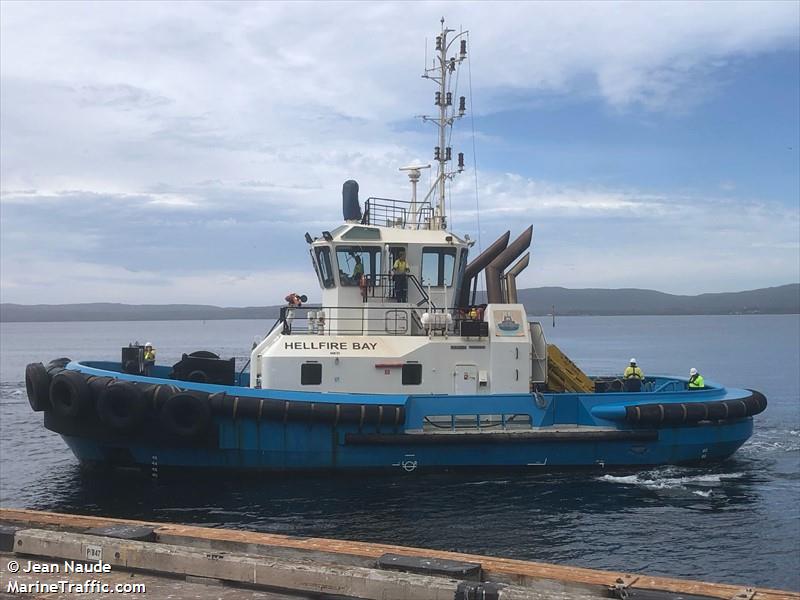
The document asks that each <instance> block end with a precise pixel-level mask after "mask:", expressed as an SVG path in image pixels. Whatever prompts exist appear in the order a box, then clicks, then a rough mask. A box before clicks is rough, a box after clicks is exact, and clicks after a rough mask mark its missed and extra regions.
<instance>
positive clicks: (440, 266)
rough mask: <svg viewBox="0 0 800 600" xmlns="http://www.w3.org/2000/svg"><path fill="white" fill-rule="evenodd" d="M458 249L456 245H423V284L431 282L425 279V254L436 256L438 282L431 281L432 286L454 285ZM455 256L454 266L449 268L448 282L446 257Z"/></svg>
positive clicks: (421, 279)
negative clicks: (448, 278) (448, 279)
mask: <svg viewBox="0 0 800 600" xmlns="http://www.w3.org/2000/svg"><path fill="white" fill-rule="evenodd" d="M457 254H458V249H457V248H456V247H454V246H423V247H422V260H421V261H420V281H421V282H422V285H423V286H427V285H428V283H429V282H427V281H425V256H426V255H435V256H436V257H437V258H436V282H435V283H434V282H430V286H431V287H452V286H453V284H454V283H455V282H456V273H455V269H456V259H457ZM447 256H451V257H452V258H453V263H452V267H451V268H450V269H449V276H450V282H449V283H447V275H448V269H446V267H445V257H447Z"/></svg>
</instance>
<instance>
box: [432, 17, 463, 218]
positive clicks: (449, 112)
mask: <svg viewBox="0 0 800 600" xmlns="http://www.w3.org/2000/svg"><path fill="white" fill-rule="evenodd" d="M441 24H442V30H441V33H440V34H439V35H437V36H436V50H435V53H436V54H435V55H434V58H433V64H432V66H431V67H430V68H428V67H426V68H425V73H423V75H422V77H423V78H424V79H430V80H431V81H433V82H434V83H435V84H436V86H437V88H438V89H437V91H436V93H435V96H434V105H435V106H437V107H438V108H439V114H438V115H437V116H427V115H422V116H421V117H420V118H421V119H422V120H423V121H425V122H428V123H433V124H434V125H435V126H436V127H437V128H438V130H439V131H438V133H439V139H438V143H439V145H438V146H436V147H435V148H434V150H433V159H434V161H436V163H437V168H436V180H435V181H434V183H433V186H431V189H430V191H428V193H427V195H426V196H425V200H426V201H427V200H428V199H429V198H431V197H432V196H433V197H434V198H435V200H436V203H435V207H436V208H435V211H434V216H433V223H431V229H446V228H447V213H446V209H445V191H446V187H445V184H446V182H447V180H448V179H452V178H453V177H455V176H456V175H457V174H458V173H461V172H462V171H463V170H464V153H463V152H459V153H458V166H457V168H456V170H451V171H448V164H447V163H448V162H450V161H452V159H453V150H452V148H451V147H450V146H448V145H447V142H448V139H447V138H448V135H447V134H448V133H449V132H450V131H451V129H452V127H453V123H454V122H455V120H456V119H460V118H461V117H463V116H464V113H465V112H466V110H467V108H466V98H465V97H464V96H461V97H460V98H459V102H458V112H456V108H455V107H454V106H453V92H452V91H450V90H451V83H452V78H453V76H454V75H455V74H456V69H457V68H458V67H459V66H460V65H461V63H462V62H463V61H464V59H465V58H466V57H467V40H466V38H465V37H464V36H465V35H466V34H467V33H469V32H468V31H462V32H461V33H459V34H457V35H455V36H453V37H452V38H450V37H449V35H450V34H451V33H455V30H454V29H447V28H446V27H445V25H444V17H442V20H441ZM457 40H460V42H461V43H460V45H459V51H458V54H457V55H456V54H453V55H451V56H450V57H448V53H449V52H450V47H451V46H452V45H453V44H454V43H455V42H456V41H457ZM434 194H435V196H434Z"/></svg>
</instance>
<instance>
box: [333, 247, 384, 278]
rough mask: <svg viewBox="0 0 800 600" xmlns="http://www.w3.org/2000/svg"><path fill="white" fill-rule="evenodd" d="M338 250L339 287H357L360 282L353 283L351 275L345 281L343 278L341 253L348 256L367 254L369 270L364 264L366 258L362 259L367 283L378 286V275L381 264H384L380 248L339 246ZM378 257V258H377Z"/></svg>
mask: <svg viewBox="0 0 800 600" xmlns="http://www.w3.org/2000/svg"><path fill="white" fill-rule="evenodd" d="M335 250H336V268H337V270H338V271H340V273H339V285H341V286H342V287H357V286H358V285H359V282H357V281H355V282H354V281H353V280H352V279H351V278H350V277H351V276H350V275H347V273H345V275H347V278H346V279H345V278H344V277H342V262H341V260H340V258H339V253H340V252H341V253H343V254H345V255H347V254H348V253H350V252H352V253H357V254H367V255H369V269H367V265H365V264H364V257H363V256H362V257H361V264H362V265H364V275H366V277H367V281H371V282H372V285H376V283H375V282H376V280H377V279H378V277H377V275H378V274H379V273H380V272H381V262H382V259H381V257H382V254H383V249H382V248H381V247H380V246H371V245H364V244H358V245H344V244H342V245H337V246H336V247H335ZM376 257H377V258H376Z"/></svg>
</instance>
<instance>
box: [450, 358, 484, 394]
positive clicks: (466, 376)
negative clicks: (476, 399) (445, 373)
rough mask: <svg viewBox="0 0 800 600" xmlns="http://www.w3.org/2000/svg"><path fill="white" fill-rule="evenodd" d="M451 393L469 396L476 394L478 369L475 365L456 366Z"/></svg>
mask: <svg viewBox="0 0 800 600" xmlns="http://www.w3.org/2000/svg"><path fill="white" fill-rule="evenodd" d="M454 379H455V381H454V382H453V393H454V394H455V395H457V396H469V395H475V394H477V393H478V367H477V366H475V365H456V370H455V376H454Z"/></svg>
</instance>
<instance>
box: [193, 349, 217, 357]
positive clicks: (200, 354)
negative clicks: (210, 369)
mask: <svg viewBox="0 0 800 600" xmlns="http://www.w3.org/2000/svg"><path fill="white" fill-rule="evenodd" d="M187 356H193V357H194V358H219V354H214V353H213V352H211V351H209V350H196V351H195V352H192V353H191V354H188V355H187Z"/></svg>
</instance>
